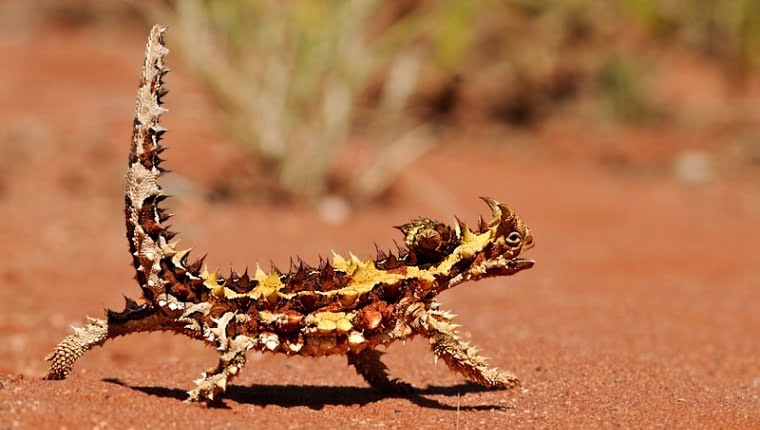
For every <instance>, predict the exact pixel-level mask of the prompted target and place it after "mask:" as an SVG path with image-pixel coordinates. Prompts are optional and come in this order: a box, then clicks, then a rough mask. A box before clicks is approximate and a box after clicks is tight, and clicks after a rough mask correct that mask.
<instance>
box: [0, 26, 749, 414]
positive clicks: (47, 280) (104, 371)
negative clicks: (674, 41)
mask: <svg viewBox="0 0 760 430" xmlns="http://www.w3.org/2000/svg"><path fill="white" fill-rule="evenodd" d="M51 31H56V33H55V34H53V35H51V34H47V33H44V32H42V33H28V34H7V32H6V33H4V34H2V37H0V58H2V59H3V63H2V64H3V68H2V71H1V72H0V73H1V74H2V79H0V88H2V94H3V96H2V98H0V112H1V113H2V117H3V120H2V133H3V134H2V141H1V142H2V156H0V219H1V220H2V223H3V227H2V228H0V256H2V258H0V280H1V281H2V287H0V429H5V428H69V429H74V428H251V427H259V428H264V427H267V428H328V427H329V428H338V427H345V428H354V427H385V428H414V427H419V428H452V429H453V428H613V427H615V428H617V427H621V428H690V429H695V428H760V341H759V338H760V311H759V310H758V309H759V307H758V304H759V303H760V288H759V283H760V269H759V268H760V254H759V253H758V243H760V228H758V226H759V225H760V222H759V221H760V196H759V195H758V190H759V189H760V188H759V185H760V175H759V174H758V173H757V172H752V171H751V170H749V171H746V172H744V173H741V174H732V175H726V176H723V177H720V178H719V179H717V180H715V181H712V182H710V183H707V184H704V185H699V186H694V185H685V184H683V183H681V182H678V181H675V180H673V179H672V178H671V176H669V175H667V174H661V173H658V172H652V171H645V172H641V171H620V170H619V169H615V168H611V167H609V166H606V167H605V166H602V165H600V164H599V163H598V162H597V161H593V162H591V161H586V160H585V158H584V157H580V156H575V157H560V156H556V155H554V154H555V153H553V152H551V151H548V150H545V149H541V148H546V146H542V145H535V146H534V145H527V146H526V145H523V146H519V145H518V146H515V145H509V144H507V143H506V142H508V141H509V139H508V136H503V137H502V138H500V139H493V141H490V142H483V143H480V144H477V145H472V144H469V143H468V142H467V141H466V138H464V137H463V138H462V139H460V142H458V143H454V144H448V145H444V146H442V147H441V148H440V150H438V151H436V152H435V153H431V154H428V155H427V156H425V157H423V158H422V159H421V160H420V161H419V162H417V163H415V164H414V165H413V166H412V167H410V168H408V169H407V170H406V171H405V172H404V173H403V174H402V176H401V177H400V178H399V180H398V183H397V184H396V185H395V188H394V193H393V198H392V199H390V203H389V204H387V205H374V206H368V207H362V208H359V209H357V210H355V211H354V212H352V213H351V216H350V217H349V218H348V219H347V220H346V221H345V222H343V223H340V224H333V223H328V222H326V221H324V218H323V217H321V216H319V215H317V214H316V213H315V212H314V211H313V210H312V209H310V208H309V207H306V206H301V205H281V206H267V205H263V204H250V203H246V202H241V201H236V200H234V199H233V200H225V201H216V200H209V199H207V198H205V197H204V196H205V195H206V194H207V190H209V189H211V188H212V187H213V184H214V183H215V182H214V181H218V179H219V178H220V177H226V176H230V175H233V176H234V175H235V174H236V172H235V171H234V170H230V168H229V166H230V165H234V163H232V161H233V160H234V159H235V158H236V157H240V156H241V149H240V148H239V147H238V146H236V145H235V144H234V143H232V142H230V141H229V139H227V138H225V137H224V136H223V135H222V134H221V133H219V132H218V131H217V130H216V129H215V128H214V127H213V121H211V120H209V119H208V118H209V116H210V115H213V105H212V104H210V103H209V102H208V100H207V99H206V98H204V96H203V94H202V92H200V91H199V90H198V88H197V87H195V86H194V84H193V83H192V81H191V80H189V79H188V78H187V76H186V75H184V74H183V73H182V72H181V71H180V70H178V69H179V68H180V66H179V64H172V67H173V68H174V69H175V72H173V73H172V74H170V77H169V80H168V85H169V88H170V90H171V93H170V96H169V97H168V99H167V101H168V107H169V108H170V109H171V113H170V115H168V116H167V117H166V123H167V126H168V127H169V129H170V133H168V134H167V144H168V145H169V147H170V150H169V151H168V152H167V154H166V155H167V158H168V160H169V161H168V167H169V168H171V169H172V170H173V171H174V172H175V173H173V174H171V175H169V176H168V177H167V178H166V181H165V184H166V187H167V188H168V189H169V192H170V193H172V194H174V195H175V198H173V199H171V200H170V201H169V204H170V207H171V209H172V211H173V212H176V213H177V217H176V222H175V224H174V225H175V228H176V229H177V230H179V231H180V232H181V237H182V238H183V245H188V246H193V247H195V249H197V250H198V251H197V253H198V254H199V255H202V254H204V253H206V252H208V253H209V258H208V259H207V261H208V262H209V263H210V264H212V265H218V266H220V267H222V268H226V267H228V266H229V265H230V264H232V265H233V266H235V267H244V266H246V265H249V264H254V263H255V262H256V261H260V262H262V263H266V264H265V266H266V265H268V263H269V261H270V259H272V260H274V262H275V263H278V264H280V265H282V266H285V265H286V264H287V262H288V259H289V257H290V256H295V255H300V256H302V257H304V258H305V259H307V260H311V261H316V259H317V256H318V254H320V253H321V254H322V255H327V254H329V251H330V250H331V249H335V250H336V251H338V252H341V253H343V252H347V251H348V250H349V249H350V250H352V251H353V252H354V253H356V254H357V255H360V256H368V255H370V254H371V253H374V245H373V243H375V242H376V243H378V244H380V245H383V246H386V247H388V246H392V241H393V239H399V237H398V232H396V231H395V230H393V229H391V228H390V227H391V226H392V225H398V224H400V223H402V222H405V221H406V220H408V219H410V218H414V217H417V216H418V215H427V216H431V217H436V218H439V219H443V220H450V219H452V215H453V214H456V215H458V216H459V217H460V218H463V219H466V220H469V221H471V222H474V220H475V219H476V216H477V215H478V214H479V213H486V212H487V208H486V207H485V205H483V204H482V202H480V201H479V200H477V199H476V197H477V196H480V195H488V196H493V197H495V198H497V199H499V200H503V201H505V202H508V203H509V204H510V205H512V206H514V207H516V208H517V209H518V211H519V212H520V213H521V214H522V216H523V217H524V219H525V220H526V221H527V222H528V223H529V225H530V226H531V228H532V229H533V231H534V234H535V237H536V242H537V245H536V248H535V249H534V250H532V251H531V252H530V256H531V257H532V258H534V259H535V260H536V261H537V264H536V266H535V267H534V268H533V269H531V270H529V271H527V272H523V273H520V274H519V275H517V276H515V277H512V278H509V279H497V280H491V281H488V282H480V283H477V284H470V285H462V286H460V287H457V288H456V289H454V290H452V291H449V292H447V293H446V294H445V295H443V296H442V297H441V300H442V302H443V303H444V305H445V306H446V307H448V308H451V309H452V310H453V311H454V313H456V314H458V315H459V316H458V318H457V319H458V322H459V323H461V324H462V325H463V328H462V330H463V335H464V336H466V337H467V338H471V340H472V342H473V343H474V344H476V345H478V346H480V347H482V348H483V350H484V351H485V354H486V355H487V356H489V357H491V362H492V363H493V364H494V365H496V366H499V367H502V368H505V369H509V370H511V371H513V372H514V373H516V374H517V375H518V376H519V377H521V379H522V380H523V382H524V388H523V389H519V390H513V391H484V390H482V389H480V388H479V387H478V386H475V385H471V384H468V383H466V382H465V381H464V380H463V378H462V377H460V376H458V375H455V374H452V373H450V372H449V371H448V370H447V369H446V367H445V366H444V365H443V364H442V363H439V364H438V365H437V366H436V365H434V364H433V356H432V354H431V353H430V352H429V350H428V348H427V345H426V344H425V342H424V341H423V340H415V341H412V342H408V343H407V344H406V345H402V344H400V343H399V344H394V345H392V346H391V347H390V348H389V349H388V351H387V354H386V356H385V361H386V362H387V364H388V366H389V367H390V369H391V372H392V374H393V375H394V376H396V377H399V378H401V379H403V380H406V381H408V382H411V383H412V384H413V385H414V386H415V387H416V388H417V390H416V391H415V393H414V394H412V395H410V396H406V397H388V396H383V395H378V394H376V393H374V392H373V391H372V390H371V389H370V388H368V387H367V386H366V385H365V383H364V382H363V381H362V380H361V378H360V377H359V376H357V375H356V374H355V372H354V371H353V370H352V369H351V368H348V367H347V366H346V363H345V360H344V359H342V358H340V357H331V358H326V359H318V360H317V359H303V358H300V357H298V358H290V359H286V358H284V357H280V356H272V355H256V354H251V356H250V361H249V364H248V366H247V368H246V369H245V370H244V372H243V373H242V374H241V376H240V378H238V379H236V380H235V381H234V383H233V384H232V385H231V387H230V388H229V392H228V395H227V397H226V400H225V403H224V407H223V408H216V409H209V408H206V407H202V406H198V405H188V404H185V403H183V402H182V400H183V399H184V392H185V390H187V389H189V388H191V387H192V386H193V383H192V380H193V379H196V378H197V377H198V376H199V375H200V372H201V371H202V370H203V369H205V368H206V367H209V366H211V365H213V364H214V363H215V358H214V352H213V351H211V350H209V349H206V348H205V347H203V346H202V345H200V344H198V343H196V342H193V341H190V340H187V339H184V338H179V337H174V336H171V335H168V334H145V335H134V336H131V337H128V338H123V339H118V340H116V341H114V342H110V343H108V344H107V345H106V346H105V347H104V348H98V349H96V350H93V351H91V352H90V353H88V354H87V355H86V356H85V357H84V358H83V359H82V360H80V361H79V362H78V364H77V366H76V369H75V374H74V375H73V376H72V377H70V378H69V379H68V380H65V381H44V380H42V376H43V375H44V374H45V372H46V369H47V368H46V362H45V361H43V358H44V357H45V355H46V354H47V353H48V352H50V351H51V349H52V348H53V347H54V345H55V344H56V343H57V342H58V341H59V340H60V339H61V338H62V337H63V336H65V335H67V334H69V333H70V331H71V329H70V328H69V326H70V325H81V324H82V323H83V321H84V317H85V315H86V314H89V315H93V316H99V315H100V314H101V312H102V307H103V306H107V307H111V308H120V306H121V305H122V294H126V295H129V296H133V297H134V296H137V295H138V294H139V291H138V288H137V285H136V284H135V283H134V281H133V280H132V279H131V278H132V274H131V270H130V266H129V262H130V258H129V255H128V253H127V244H126V241H125V239H124V227H123V221H122V216H123V212H122V202H123V197H122V180H123V173H124V168H125V167H126V155H127V151H128V148H127V145H128V141H129V132H130V126H131V123H130V121H131V116H132V109H133V98H134V90H135V88H136V84H137V73H138V66H139V64H141V61H142V60H141V58H142V43H143V37H144V36H143V34H142V33H138V32H126V33H125V34H120V33H119V32H118V31H109V32H104V33H103V34H102V35H101V36H99V37H97V38H96V37H93V35H94V33H93V32H92V31H84V32H79V31H75V32H67V31H57V30H51ZM32 46H33V47H34V49H30V47H32ZM175 61H176V60H175ZM528 146H529V147H528ZM568 158H569V159H568Z"/></svg>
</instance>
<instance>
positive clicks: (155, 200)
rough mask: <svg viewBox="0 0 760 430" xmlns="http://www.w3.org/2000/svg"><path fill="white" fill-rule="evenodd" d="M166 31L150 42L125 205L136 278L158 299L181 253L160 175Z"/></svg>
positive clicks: (145, 293)
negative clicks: (166, 268) (165, 273)
mask: <svg viewBox="0 0 760 430" xmlns="http://www.w3.org/2000/svg"><path fill="white" fill-rule="evenodd" d="M165 31H166V28H165V27H162V26H158V25H157V26H154V27H153V29H152V30H151V32H150V37H149V39H148V44H147V46H146V47H145V63H144V64H143V69H142V79H141V80H140V87H139V89H138V91H137V103H136V106H135V117H134V121H133V124H132V145H131V150H130V153H129V169H128V170H127V178H126V195H125V207H124V213H125V216H126V224H127V240H128V241H129V251H130V253H131V254H132V261H133V264H134V267H135V271H136V273H137V275H136V279H137V281H138V282H139V284H140V287H141V288H142V290H143V296H144V297H145V298H146V299H148V300H150V301H151V302H153V303H156V302H157V301H161V300H166V294H165V293H166V289H167V281H166V279H165V277H163V276H162V270H163V269H162V266H163V265H164V264H165V262H167V261H168V262H171V259H172V257H173V256H174V255H175V254H176V250H175V249H174V246H173V245H170V244H169V241H170V240H171V238H172V237H173V236H174V233H172V232H171V231H169V227H168V226H167V225H166V224H165V222H166V221H167V220H168V218H169V217H170V215H168V214H166V213H165V211H164V210H163V209H162V208H161V207H160V203H161V201H162V200H163V199H165V198H166V195H165V194H164V193H163V191H162V190H161V186H160V185H159V184H158V178H159V177H160V176H161V174H162V173H164V172H165V170H164V169H162V168H161V167H160V164H161V162H162V160H161V158H159V155H160V153H161V152H162V151H163V150H164V147H163V146H161V144H160V143H159V142H160V140H161V136H162V135H163V134H164V132H165V131H166V129H165V128H163V127H161V125H160V124H159V119H160V117H161V115H163V114H164V113H166V112H167V110H166V109H164V108H163V107H161V104H162V101H161V98H162V97H163V96H164V95H165V94H166V93H167V91H166V90H165V89H164V87H163V77H164V75H166V73H167V72H168V71H169V69H168V68H166V67H165V66H164V56H165V55H166V54H167V53H168V52H169V50H168V49H167V48H166V47H165V46H164V40H163V39H164V32H165Z"/></svg>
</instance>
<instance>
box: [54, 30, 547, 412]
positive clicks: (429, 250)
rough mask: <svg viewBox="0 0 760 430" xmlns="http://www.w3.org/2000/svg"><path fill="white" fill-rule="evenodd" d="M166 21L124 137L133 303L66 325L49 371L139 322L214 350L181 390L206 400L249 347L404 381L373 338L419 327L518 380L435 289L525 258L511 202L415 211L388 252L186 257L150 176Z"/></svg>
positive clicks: (59, 370)
mask: <svg viewBox="0 0 760 430" xmlns="http://www.w3.org/2000/svg"><path fill="white" fill-rule="evenodd" d="M164 32H165V29H164V28H163V27H160V26H156V27H154V28H153V30H152V31H151V34H150V37H149V39H148V44H147V46H146V56H145V63H144V65H143V71H142V79H141V81H140V86H139V88H138V95H137V103H136V106H135V118H134V121H133V133H132V145H131V150H130V155H129V168H128V170H127V177H126V185H127V186H126V194H125V216H126V227H127V239H128V240H129V251H130V253H131V254H132V259H133V265H134V268H135V273H136V276H135V279H136V280H137V281H138V284H139V286H140V288H141V289H142V300H141V302H140V303H138V302H137V301H134V300H132V299H129V298H126V304H125V308H124V310H122V311H118V312H117V311H112V310H107V311H106V319H104V320H101V319H88V324H87V325H86V326H85V327H83V328H78V329H76V330H75V332H74V334H73V335H71V336H68V337H67V338H65V339H64V340H63V341H62V342H61V343H60V344H59V345H58V347H56V349H55V350H54V351H53V353H52V354H50V356H48V359H49V360H50V361H51V362H52V363H51V367H50V371H49V373H48V379H63V378H65V377H66V376H67V375H68V374H69V373H70V372H71V370H72V367H73V365H74V362H75V361H76V360H77V359H78V358H79V357H80V356H82V355H83V354H84V353H85V352H86V351H87V350H89V349H90V348H92V347H94V346H96V345H102V344H103V343H105V342H106V341H107V340H108V339H111V338H114V337H117V336H121V335H126V334H130V333H134V332H140V331H172V332H175V333H179V334H183V335H186V336H189V337H191V338H193V339H198V340H201V341H203V342H206V343H207V344H209V345H211V346H213V347H214V348H215V349H216V350H218V351H219V364H218V365H217V367H216V368H215V369H214V370H213V371H210V372H204V373H203V376H202V378H201V379H199V380H197V381H196V384H197V385H196V387H195V388H194V389H192V390H190V392H189V400H191V401H204V402H212V401H214V400H218V399H219V398H220V395H221V394H222V393H223V392H224V391H225V389H226V387H227V383H228V381H229V380H230V379H231V378H233V377H234V376H235V375H237V374H238V373H239V372H240V370H241V369H242V368H243V367H244V366H245V361H246V353H247V352H248V351H249V350H251V349H253V350H257V351H262V352H274V353H283V354H287V355H302V356H314V357H316V356H323V355H334V354H343V355H347V356H348V363H349V364H351V365H353V366H354V367H355V369H356V371H357V372H358V373H359V374H360V375H362V376H363V377H364V379H365V380H366V381H367V382H368V383H369V384H370V385H372V386H373V387H375V388H377V389H379V390H383V391H404V390H408V389H409V388H410V386H409V385H408V384H404V383H402V382H399V381H397V380H395V379H390V377H389V376H388V374H387V371H386V370H387V369H386V367H385V365H384V364H382V362H380V353H379V352H377V351H376V350H375V348H377V347H378V346H380V345H388V344H389V343H391V342H394V341H397V340H400V341H402V342H403V341H405V340H406V339H410V338H412V337H414V336H416V335H419V336H423V337H426V338H427V339H428V340H429V342H430V345H431V348H432V351H433V353H434V354H435V355H436V358H441V359H443V361H444V362H445V363H446V364H447V365H448V366H449V367H450V368H451V369H452V370H454V371H457V372H459V373H461V374H462V375H464V376H465V377H466V378H468V379H470V380H473V381H475V382H478V383H480V384H482V385H485V386H487V387H492V388H510V387H514V386H517V385H519V381H518V380H517V378H515V377H514V376H512V375H511V374H509V373H506V372H502V371H500V370H498V369H494V368H489V367H488V366H487V365H486V361H485V359H484V358H483V357H480V356H479V355H478V352H477V350H476V349H475V348H474V347H471V346H469V345H468V344H466V343H463V342H462V341H461V340H460V338H459V336H458V335H457V333H456V329H457V327H458V325H456V324H454V323H453V322H451V320H452V318H453V317H454V316H453V314H451V313H449V312H445V311H441V310H440V309H439V304H438V303H437V302H436V301H435V298H436V296H437V295H438V294H440V293H441V292H443V291H445V290H446V289H448V288H451V287H453V286H455V285H458V284H460V283H463V282H465V281H475V280H478V279H482V278H488V277H494V276H508V275H513V274H515V273H517V272H520V271H522V270H525V269H528V268H530V267H532V266H533V261H531V260H525V259H521V258H519V256H520V255H521V254H522V253H523V252H524V251H526V250H528V249H529V248H531V247H532V246H533V237H532V235H531V231H530V229H529V228H528V227H527V226H526V225H525V224H524V223H523V221H522V219H521V218H520V217H519V216H518V215H517V214H516V213H515V212H514V211H513V210H512V209H510V208H509V207H507V206H506V205H502V204H500V203H498V202H496V201H495V200H493V199H490V198H483V200H484V201H485V202H486V203H487V204H488V206H489V207H490V209H491V212H492V219H491V221H490V222H488V223H486V222H485V221H483V220H482V218H481V219H479V220H478V223H477V228H476V229H475V230H471V229H470V228H468V227H467V225H465V224H464V223H463V222H461V221H459V220H458V219H457V220H456V222H455V223H454V225H453V226H449V225H446V224H444V223H441V222H439V221H435V220H431V219H428V218H418V219H416V220H413V221H411V222H409V223H406V224H403V225H401V226H398V227H397V228H398V229H399V230H400V231H401V232H402V234H403V236H404V237H403V244H402V245H398V244H397V245H396V247H397V252H395V253H394V252H391V251H388V252H385V251H383V250H381V248H380V247H379V246H377V245H375V247H376V250H377V257H376V258H375V259H374V260H373V259H370V260H366V261H365V260H361V259H359V258H358V257H356V256H355V255H353V254H349V256H348V257H344V256H341V255H338V254H335V253H334V254H333V256H332V258H331V259H323V258H321V257H320V258H319V264H318V265H317V266H316V267H312V266H310V265H309V264H307V263H306V262H304V261H303V260H301V259H300V258H296V260H295V261H293V260H291V262H290V267H289V270H288V272H287V273H283V272H281V271H280V270H279V269H277V268H276V267H274V265H272V266H271V269H270V270H268V271H264V270H262V269H261V268H260V267H258V265H256V269H255V270H251V271H249V270H248V269H247V268H246V269H245V270H244V271H243V274H242V275H240V274H239V273H238V272H237V271H235V270H234V269H230V272H229V275H228V276H226V277H225V276H222V275H221V274H220V272H219V270H214V271H209V270H208V268H206V266H205V259H206V257H205V256H203V257H201V258H199V259H197V260H195V261H194V262H193V263H188V261H190V260H189V254H190V249H180V248H178V241H174V242H171V239H172V238H173V237H174V236H175V233H173V232H171V231H170V230H169V226H167V225H166V222H167V220H168V219H169V218H170V217H171V215H170V214H169V213H167V212H166V210H165V209H164V208H163V207H161V204H162V201H163V200H164V199H165V198H166V195H165V194H164V193H163V191H162V189H161V187H160V186H159V184H158V178H159V177H160V176H161V175H162V174H163V173H165V172H167V170H165V169H163V167H162V166H161V163H162V161H163V160H162V159H161V158H160V157H159V154H161V153H162V152H163V151H164V149H165V148H164V147H163V146H162V145H160V143H159V142H160V140H161V137H162V136H163V135H164V133H165V132H166V129H165V128H163V127H161V125H160V124H159V119H160V116H161V115H163V114H164V113H165V112H166V109H164V108H163V107H161V104H162V98H163V97H164V96H165V95H166V93H167V91H166V90H165V89H164V88H163V77H164V76H165V75H166V72H167V71H168V69H167V68H166V67H165V66H164V61H163V59H164V56H165V55H166V54H167V53H168V50H167V49H166V47H165V46H164V43H163V35H164Z"/></svg>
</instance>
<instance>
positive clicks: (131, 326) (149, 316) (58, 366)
mask: <svg viewBox="0 0 760 430" xmlns="http://www.w3.org/2000/svg"><path fill="white" fill-rule="evenodd" d="M126 301H127V305H126V308H125V309H124V310H123V311H121V312H114V311H111V310H107V311H106V319H99V318H91V317H87V325H86V326H84V327H75V328H74V334H72V335H69V336H66V338H65V339H63V341H61V343H59V344H58V346H56V347H55V350H53V352H52V353H50V355H48V356H47V357H46V358H45V359H46V360H47V361H50V362H51V364H50V370H49V371H48V374H47V376H46V377H45V379H65V378H66V377H67V376H69V374H71V369H72V367H73V366H74V363H75V362H76V361H77V360H78V359H79V358H80V357H81V356H82V355H84V353H85V352H87V351H89V350H90V349H92V348H93V347H95V346H100V345H103V344H104V343H105V342H106V341H107V340H108V339H112V338H114V337H117V336H124V335H127V334H130V333H136V332H141V331H157V330H166V329H170V328H171V327H169V325H168V321H169V320H168V319H167V318H166V317H163V316H161V315H160V314H158V313H157V312H156V311H155V309H154V308H153V307H152V306H151V305H150V304H144V305H138V304H137V303H136V302H135V301H134V300H132V299H129V298H126Z"/></svg>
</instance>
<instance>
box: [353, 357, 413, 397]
mask: <svg viewBox="0 0 760 430" xmlns="http://www.w3.org/2000/svg"><path fill="white" fill-rule="evenodd" d="M346 355H348V364H350V365H353V366H354V368H356V373H358V374H360V375H362V377H363V378H364V380H365V381H367V383H368V384H369V385H370V386H372V388H374V389H376V390H377V391H380V392H383V393H408V392H411V391H412V389H413V388H412V386H411V385H410V384H407V383H406V382H402V381H399V380H398V379H391V378H390V377H389V376H388V367H386V366H385V364H384V363H383V362H382V361H380V357H381V356H382V355H383V353H382V352H380V351H378V350H375V349H370V348H367V349H363V350H361V351H359V352H352V351H349V352H348V353H347V354H346Z"/></svg>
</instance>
